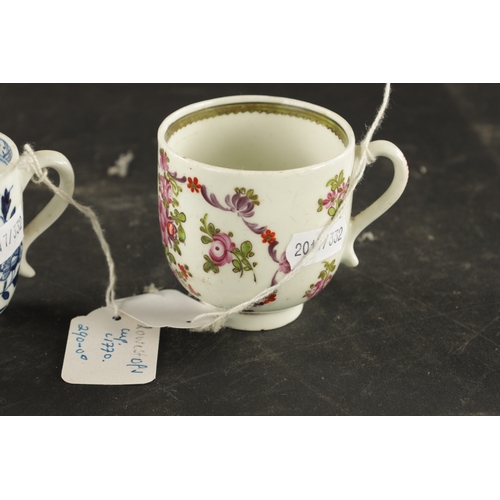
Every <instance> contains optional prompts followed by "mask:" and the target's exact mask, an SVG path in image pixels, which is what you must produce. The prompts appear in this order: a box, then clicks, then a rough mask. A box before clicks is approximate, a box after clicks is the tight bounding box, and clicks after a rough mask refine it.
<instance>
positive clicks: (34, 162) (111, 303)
mask: <svg viewBox="0 0 500 500" xmlns="http://www.w3.org/2000/svg"><path fill="white" fill-rule="evenodd" d="M19 161H20V164H22V163H26V164H27V165H28V167H29V168H31V170H32V171H33V173H34V175H35V176H36V177H33V179H32V180H33V182H35V183H36V184H40V183H43V184H45V185H46V186H48V187H49V188H50V189H51V190H52V191H53V192H54V193H55V194H56V195H57V196H59V197H60V198H61V199H63V200H64V201H65V202H66V203H68V204H70V205H73V206H74V207H75V208H76V209H77V210H79V211H80V212H81V213H82V214H84V215H85V216H86V217H88V218H89V219H90V222H91V223H92V228H93V229H94V231H95V234H96V235H97V239H98V240H99V243H100V244H101V248H102V251H103V252H104V255H105V256H106V261H107V264H108V269H109V284H108V288H107V290H106V306H108V307H111V308H113V311H114V317H118V316H119V312H118V305H117V304H116V302H115V284H116V274H115V263H114V261H113V258H112V257H111V250H110V248H109V245H108V243H107V241H106V239H105V238H104V232H103V230H102V227H101V224H100V223H99V219H98V218H97V215H96V214H95V213H94V211H93V210H92V209H91V208H89V207H86V206H85V205H82V204H81V203H78V202H77V201H76V200H74V199H73V198H72V197H71V196H70V195H69V194H68V193H66V192H65V191H63V190H62V189H60V188H59V187H57V186H56V185H54V184H53V183H52V182H51V181H50V180H49V178H48V176H47V169H46V168H44V169H42V168H41V167H40V163H39V162H38V158H37V157H36V154H35V153H34V151H33V149H32V148H31V146H30V145H29V144H26V145H25V146H24V153H23V154H22V155H21V158H20V160H19Z"/></svg>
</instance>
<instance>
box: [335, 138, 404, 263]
mask: <svg viewBox="0 0 500 500" xmlns="http://www.w3.org/2000/svg"><path fill="white" fill-rule="evenodd" d="M368 149H369V150H370V152H371V154H372V155H373V156H374V157H379V156H383V157H385V158H388V159H389V160H391V161H392V165H393V167H394V178H393V180H392V182H391V185H390V186H389V187H388V188H387V190H386V191H385V193H384V194H383V195H382V196H380V198H378V199H377V200H376V201H374V202H373V203H372V204H371V205H370V206H369V207H368V208H366V209H365V210H363V211H362V212H360V213H359V214H358V215H356V217H352V218H351V220H350V222H349V230H348V231H347V241H346V243H345V247H344V252H343V254H342V259H341V263H342V264H345V265H346V266H348V267H355V266H357V265H358V264H359V260H358V257H357V256H356V254H355V253H354V242H355V241H356V238H357V237H358V235H359V233H361V231H363V229H365V228H366V227H367V226H368V225H369V224H371V223H372V222H373V221H374V220H375V219H378V218H379V217H380V216H381V215H382V214H383V213H384V212H386V211H387V210H388V209H389V208H390V207H391V206H392V205H393V204H394V203H395V202H396V201H397V200H398V199H399V197H400V196H401V195H402V194H403V191H404V189H405V187H406V184H407V182H408V175H409V171H408V165H407V163H406V158H405V157H404V155H403V153H402V152H401V151H400V149H399V148H398V147H396V146H395V145H394V144H392V142H389V141H374V142H371V143H370V145H369V146H368ZM356 154H357V155H359V146H358V148H357V151H356Z"/></svg>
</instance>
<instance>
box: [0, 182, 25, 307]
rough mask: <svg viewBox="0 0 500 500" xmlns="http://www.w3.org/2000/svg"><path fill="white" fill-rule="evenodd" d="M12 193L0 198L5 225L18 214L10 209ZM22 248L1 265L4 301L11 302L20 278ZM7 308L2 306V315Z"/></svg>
mask: <svg viewBox="0 0 500 500" xmlns="http://www.w3.org/2000/svg"><path fill="white" fill-rule="evenodd" d="M11 191H12V187H11V188H10V189H5V191H4V193H3V194H2V196H1V197H0V203H1V213H0V221H1V222H2V223H3V224H5V223H6V222H7V221H8V220H10V219H11V218H12V217H13V216H14V214H15V213H16V207H13V208H12V210H11V209H10V208H11V205H12V199H11V196H10V193H11ZM22 248H23V246H22V244H21V245H19V246H18V247H17V248H16V250H15V251H14V253H13V254H12V255H11V256H10V257H9V258H8V259H7V260H6V261H5V262H2V263H0V297H1V298H2V299H3V300H4V301H7V300H9V298H10V296H11V294H12V293H13V292H14V290H15V288H16V285H17V280H18V277H19V266H20V264H21V255H22ZM6 307H7V305H6V304H5V305H4V306H0V313H2V312H3V311H4V310H5V308H6Z"/></svg>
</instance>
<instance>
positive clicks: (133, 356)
mask: <svg viewBox="0 0 500 500" xmlns="http://www.w3.org/2000/svg"><path fill="white" fill-rule="evenodd" d="M159 340H160V329H159V328H152V327H150V326H144V325H142V324H139V323H138V322H137V321H135V320H134V319H132V318H129V317H127V316H122V317H121V319H119V320H115V319H113V311H112V309H111V308H108V307H102V308H100V309H96V310H95V311H92V312H91V313H90V314H88V315H87V316H79V317H77V318H74V319H73V320H72V321H71V324H70V327H69V334H68V341H67V344H66V353H65V355H64V361H63V367H62V373H61V376H62V378H63V380H64V381H65V382H68V383H69V384H90V385H130V384H147V383H148V382H152V381H153V380H154V379H155V377H156V362H157V359H158V345H159Z"/></svg>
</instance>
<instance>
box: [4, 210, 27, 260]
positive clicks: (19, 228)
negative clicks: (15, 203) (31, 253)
mask: <svg viewBox="0 0 500 500" xmlns="http://www.w3.org/2000/svg"><path fill="white" fill-rule="evenodd" d="M23 226H24V225H23V211H22V209H21V207H18V209H17V211H16V213H15V214H14V216H13V217H11V218H10V219H9V220H8V221H7V222H6V223H5V224H4V225H3V226H1V227H0V264H2V263H4V262H5V261H6V260H7V259H8V258H9V257H10V256H11V255H12V254H13V253H14V251H15V250H16V248H17V247H18V246H19V245H20V244H21V242H22V241H23V236H24V229H23Z"/></svg>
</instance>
